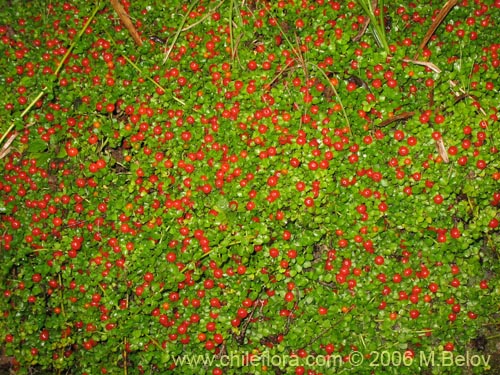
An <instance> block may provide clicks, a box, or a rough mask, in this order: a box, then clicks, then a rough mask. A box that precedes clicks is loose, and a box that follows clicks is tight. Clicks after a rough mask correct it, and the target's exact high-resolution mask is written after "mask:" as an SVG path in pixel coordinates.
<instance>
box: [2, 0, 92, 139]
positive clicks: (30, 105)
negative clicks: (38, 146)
mask: <svg viewBox="0 0 500 375" xmlns="http://www.w3.org/2000/svg"><path fill="white" fill-rule="evenodd" d="M100 8H101V4H100V2H97V5H96V6H95V8H94V10H93V11H92V14H91V15H90V17H89V19H88V20H87V22H85V25H83V27H82V29H81V30H80V32H79V33H78V34H77V35H76V37H75V40H74V41H73V43H71V45H70V46H69V48H68V50H67V51H66V53H65V54H64V56H63V58H62V59H61V61H59V64H58V65H57V68H56V70H55V72H54V79H53V82H54V81H55V80H56V79H57V76H58V74H59V72H60V71H61V69H62V67H63V65H64V61H65V60H66V59H67V58H68V56H69V55H70V54H71V52H72V51H73V49H74V48H75V46H76V43H78V41H79V40H80V38H81V37H82V35H83V33H84V32H85V30H87V28H88V27H89V25H90V23H91V22H92V21H93V20H94V18H95V15H96V14H97V12H98V11H99V9H100ZM46 90H47V86H46V87H44V88H42V90H41V91H40V92H39V93H38V95H37V96H36V98H35V99H33V100H32V101H31V103H30V104H29V105H28V106H27V107H26V108H25V109H24V111H23V112H22V113H21V115H20V116H19V117H20V119H21V120H22V118H23V117H24V116H25V115H26V114H27V113H28V112H29V111H30V110H31V109H32V108H33V107H34V106H35V104H36V103H37V102H38V101H39V100H40V99H41V98H42V97H43V96H44V95H45V93H46ZM14 126H15V123H14V122H12V123H11V124H10V126H9V128H8V129H7V130H6V131H5V132H4V133H3V134H2V136H1V137H0V145H1V144H2V142H3V141H4V139H5V138H6V137H7V135H8V134H9V133H10V132H11V131H12V129H13V128H14Z"/></svg>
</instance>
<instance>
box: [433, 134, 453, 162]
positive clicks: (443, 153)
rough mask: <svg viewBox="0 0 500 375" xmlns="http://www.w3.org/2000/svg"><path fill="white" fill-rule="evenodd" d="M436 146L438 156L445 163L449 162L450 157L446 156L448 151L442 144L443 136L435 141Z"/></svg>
mask: <svg viewBox="0 0 500 375" xmlns="http://www.w3.org/2000/svg"><path fill="white" fill-rule="evenodd" d="M436 148H437V150H438V154H439V156H441V159H443V161H444V162H445V163H449V162H450V158H449V157H448V151H446V147H445V146H444V142H443V138H439V139H438V140H437V141H436Z"/></svg>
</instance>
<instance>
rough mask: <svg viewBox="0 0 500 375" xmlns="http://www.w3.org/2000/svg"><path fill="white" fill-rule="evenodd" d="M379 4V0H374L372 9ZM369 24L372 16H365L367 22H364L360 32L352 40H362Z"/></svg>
mask: <svg viewBox="0 0 500 375" xmlns="http://www.w3.org/2000/svg"><path fill="white" fill-rule="evenodd" d="M377 6H378V0H372V9H376V8H377ZM368 25H370V17H366V18H365V22H363V25H362V26H361V28H360V29H359V31H358V34H357V35H356V36H355V37H354V38H352V39H351V40H352V41H353V42H358V41H360V40H361V38H362V37H363V35H365V33H366V30H367V29H368Z"/></svg>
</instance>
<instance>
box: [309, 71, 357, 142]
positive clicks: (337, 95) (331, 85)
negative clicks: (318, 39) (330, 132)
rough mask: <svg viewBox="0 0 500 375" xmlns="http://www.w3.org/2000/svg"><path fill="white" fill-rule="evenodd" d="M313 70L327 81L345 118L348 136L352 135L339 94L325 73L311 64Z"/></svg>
mask: <svg viewBox="0 0 500 375" xmlns="http://www.w3.org/2000/svg"><path fill="white" fill-rule="evenodd" d="M311 65H312V66H313V67H314V68H316V69H318V70H319V71H320V72H321V74H323V77H325V79H326V80H327V82H328V83H329V85H330V87H331V89H332V90H333V93H334V94H335V97H336V98H337V100H338V101H339V104H340V107H341V108H342V113H343V115H344V118H345V121H346V124H347V128H348V129H349V134H351V135H352V130H351V123H350V121H349V117H348V116H347V112H346V110H345V107H344V105H343V104H342V99H341V97H340V95H339V93H338V92H337V89H336V88H335V86H334V85H333V84H332V82H330V79H329V78H328V76H327V75H326V73H325V71H324V70H323V69H321V68H320V67H319V66H318V65H315V64H311Z"/></svg>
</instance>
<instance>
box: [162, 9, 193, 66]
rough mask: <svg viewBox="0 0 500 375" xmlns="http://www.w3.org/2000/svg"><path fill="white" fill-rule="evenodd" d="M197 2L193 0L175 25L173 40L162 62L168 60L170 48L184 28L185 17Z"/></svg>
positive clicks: (171, 48) (172, 47)
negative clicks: (179, 21)
mask: <svg viewBox="0 0 500 375" xmlns="http://www.w3.org/2000/svg"><path fill="white" fill-rule="evenodd" d="M196 4H198V1H193V3H192V4H191V6H190V7H189V9H188V10H187V12H186V13H185V14H184V17H182V20H181V23H180V25H179V26H178V27H177V31H176V32H175V35H174V40H172V43H171V44H170V47H169V48H168V50H167V52H166V53H165V57H164V58H163V64H165V62H166V61H167V60H168V58H169V56H170V54H171V53H172V50H173V49H174V46H175V43H177V39H179V35H181V32H182V30H183V28H184V24H185V23H186V20H187V18H188V17H189V14H190V13H191V11H192V10H193V9H194V7H195V6H196Z"/></svg>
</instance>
